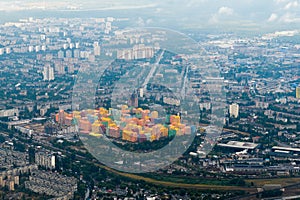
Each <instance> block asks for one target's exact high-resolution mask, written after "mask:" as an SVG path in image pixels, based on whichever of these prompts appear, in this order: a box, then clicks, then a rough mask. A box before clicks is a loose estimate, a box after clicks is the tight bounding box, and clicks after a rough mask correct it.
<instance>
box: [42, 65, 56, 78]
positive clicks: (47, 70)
mask: <svg viewBox="0 0 300 200" xmlns="http://www.w3.org/2000/svg"><path fill="white" fill-rule="evenodd" d="M43 79H44V81H53V80H54V79H55V78H54V69H53V67H51V66H50V65H47V66H45V67H44V71H43Z"/></svg>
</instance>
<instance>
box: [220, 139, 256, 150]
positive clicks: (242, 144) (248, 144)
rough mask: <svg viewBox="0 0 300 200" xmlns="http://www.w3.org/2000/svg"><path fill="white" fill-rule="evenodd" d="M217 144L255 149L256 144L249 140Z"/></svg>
mask: <svg viewBox="0 0 300 200" xmlns="http://www.w3.org/2000/svg"><path fill="white" fill-rule="evenodd" d="M218 146H221V147H229V148H238V149H255V148H256V147H257V146H258V144H255V143H251V142H238V141H229V142H228V143H227V144H218Z"/></svg>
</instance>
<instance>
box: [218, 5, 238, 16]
mask: <svg viewBox="0 0 300 200" xmlns="http://www.w3.org/2000/svg"><path fill="white" fill-rule="evenodd" d="M233 13H234V12H233V9H232V8H229V7H226V6H223V7H221V8H219V10H218V14H219V15H233Z"/></svg>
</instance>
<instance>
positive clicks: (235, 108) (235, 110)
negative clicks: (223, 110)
mask: <svg viewBox="0 0 300 200" xmlns="http://www.w3.org/2000/svg"><path fill="white" fill-rule="evenodd" d="M229 115H230V117H234V118H237V117H238V116H239V105H238V104H237V103H233V104H231V105H230V106H229Z"/></svg>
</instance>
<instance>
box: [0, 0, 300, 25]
mask: <svg viewBox="0 0 300 200" xmlns="http://www.w3.org/2000/svg"><path fill="white" fill-rule="evenodd" d="M145 7H148V8H149V9H150V8H151V9H153V13H152V14H153V17H156V18H158V17H159V16H161V17H162V18H165V17H170V18H172V19H173V20H176V21H177V22H178V23H187V24H190V25H194V24H195V25H199V26H218V25H220V26H221V25H232V26H235V25H237V26H241V25H242V26H249V27H250V26H257V25H260V26H278V25H280V26H287V25H288V26H289V25H290V26H299V24H300V0H110V1H108V0H72V1H71V0H68V1H64V0H48V1H43V0H39V1H37V0H20V1H11V0H0V11H2V12H3V11H7V12H12V11H20V10H30V9H45V10H56V9H58V10H65V9H79V10H88V9H123V10H124V9H137V8H145ZM141 14H142V13H141ZM0 16H1V14H0ZM141 17H142V16H141Z"/></svg>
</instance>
